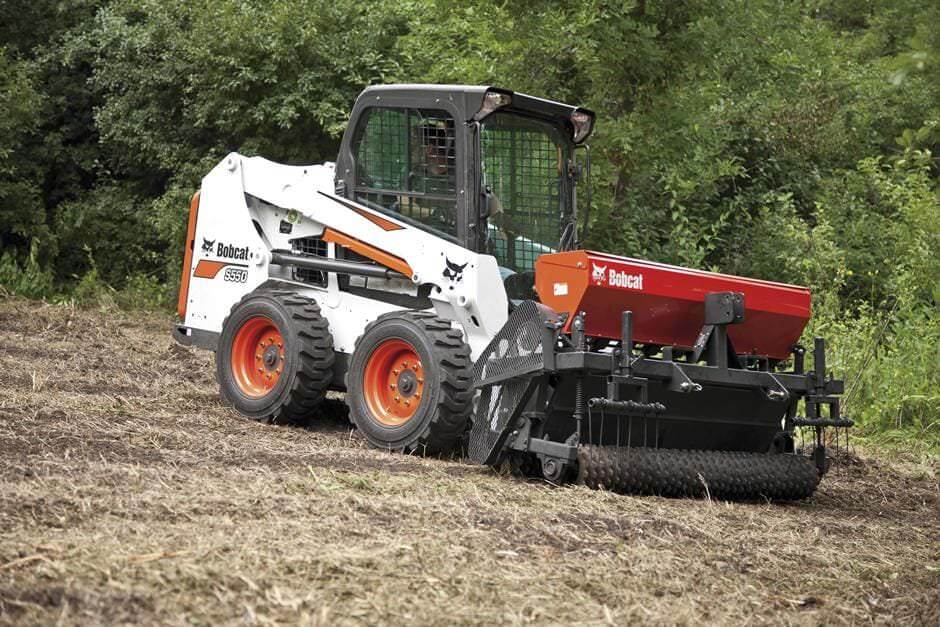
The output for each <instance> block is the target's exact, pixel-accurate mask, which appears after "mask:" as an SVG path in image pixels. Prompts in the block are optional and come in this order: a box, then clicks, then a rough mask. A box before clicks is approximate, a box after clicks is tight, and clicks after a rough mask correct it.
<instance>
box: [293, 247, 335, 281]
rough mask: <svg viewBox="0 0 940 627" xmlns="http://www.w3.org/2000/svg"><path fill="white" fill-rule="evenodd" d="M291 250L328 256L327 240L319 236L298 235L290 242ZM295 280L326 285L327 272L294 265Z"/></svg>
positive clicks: (298, 252) (303, 253)
mask: <svg viewBox="0 0 940 627" xmlns="http://www.w3.org/2000/svg"><path fill="white" fill-rule="evenodd" d="M290 246H291V251H292V252H294V253H297V254H300V255H315V256H317V257H326V256H327V252H326V242H325V241H323V240H322V239H321V238H319V237H298V238H297V239H292V240H291V242H290ZM293 272H294V280H295V281H303V282H304V283H313V284H314V285H321V286H326V273H325V272H322V271H320V270H311V269H309V268H297V267H294V270H293Z"/></svg>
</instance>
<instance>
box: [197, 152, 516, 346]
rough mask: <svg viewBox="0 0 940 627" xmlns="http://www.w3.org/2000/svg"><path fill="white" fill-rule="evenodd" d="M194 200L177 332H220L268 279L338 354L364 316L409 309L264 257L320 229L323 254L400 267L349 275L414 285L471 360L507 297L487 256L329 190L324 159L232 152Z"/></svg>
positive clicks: (378, 283)
mask: <svg viewBox="0 0 940 627" xmlns="http://www.w3.org/2000/svg"><path fill="white" fill-rule="evenodd" d="M198 203H199V204H198V218H197V220H196V225H195V233H194V239H193V242H194V243H193V248H192V261H191V263H190V267H189V268H184V270H183V271H184V273H186V272H188V273H189V286H188V292H187V293H186V296H185V316H184V320H183V327H182V328H181V329H180V332H181V333H183V334H184V335H185V334H189V335H192V334H194V333H203V334H208V335H209V336H210V337H211V336H214V335H215V334H219V333H221V331H222V325H223V321H224V320H225V318H226V316H228V314H229V312H230V311H231V309H232V307H233V306H234V305H235V304H236V303H238V302H239V300H240V299H241V298H242V297H243V296H245V295H246V294H248V293H249V292H251V291H252V290H255V289H256V288H258V287H259V286H261V285H262V284H265V283H267V282H270V281H274V282H277V283H279V284H281V285H288V284H289V285H290V289H291V290H292V291H295V292H296V293H298V294H301V295H304V296H308V297H310V298H313V299H314V300H316V302H317V303H318V304H319V305H320V307H321V309H322V313H323V316H324V317H325V318H326V319H327V320H328V321H329V326H330V333H331V334H332V336H333V344H334V349H335V351H336V352H337V353H345V354H347V355H348V354H351V353H352V352H353V349H354V347H355V342H356V339H357V338H358V337H359V336H360V335H361V334H362V332H363V330H364V328H365V326H366V325H367V324H368V323H369V322H371V321H372V320H374V319H375V318H377V317H378V316H380V315H382V314H384V313H387V312H390V311H395V310H399V309H408V308H413V307H407V306H403V305H399V304H396V303H394V302H390V301H394V298H387V297H386V298H383V299H378V298H371V297H368V296H363V295H361V293H362V292H363V291H364V290H359V291H358V292H357V293H352V291H348V290H344V289H342V286H341V284H340V281H339V279H338V276H337V274H336V273H333V272H323V273H322V277H323V281H322V284H311V283H310V282H305V281H299V280H297V277H296V274H295V270H294V269H293V268H292V267H290V266H281V265H276V264H274V263H272V260H273V259H272V251H278V250H280V251H287V252H290V251H292V250H295V251H296V247H294V243H295V242H296V240H299V239H303V238H321V240H320V241H322V242H323V244H324V245H323V249H322V253H321V254H322V255H323V256H324V257H325V258H327V259H335V258H336V252H337V247H338V246H341V245H342V246H346V247H347V248H348V249H349V250H352V251H353V252H355V253H356V254H357V255H359V256H361V257H365V258H367V259H371V261H374V262H376V263H377V264H379V265H384V266H386V267H390V268H391V269H392V270H395V271H397V272H400V273H401V274H404V275H406V277H407V278H406V277H398V275H396V277H393V278H388V279H386V278H375V277H368V278H366V277H350V279H349V280H350V282H351V283H353V284H355V285H356V286H358V287H363V288H366V290H371V291H374V292H370V293H376V294H378V293H379V292H382V293H385V294H388V295H390V296H392V297H394V295H396V294H398V295H402V296H403V297H407V296H413V297H415V298H418V297H419V288H421V290H422V291H423V293H426V295H427V299H429V301H430V304H431V308H429V309H433V311H435V312H436V313H437V314H438V315H439V316H440V317H441V318H443V319H445V320H452V321H454V324H455V327H456V328H459V329H460V330H461V331H462V332H463V333H464V337H465V340H466V342H467V344H468V345H469V346H470V348H471V352H472V357H473V358H474V359H475V358H476V357H477V356H478V355H479V354H480V352H481V351H482V350H483V348H484V347H485V346H486V344H487V343H488V342H489V341H490V340H491V339H492V337H493V336H494V335H495V334H496V332H497V331H498V330H499V329H501V328H502V327H503V325H504V324H505V322H506V319H507V311H508V303H507V297H506V292H505V289H504V287H503V283H502V280H501V278H500V272H499V268H498V266H497V263H496V259H495V258H494V257H493V256H491V255H481V254H477V253H474V252H472V251H470V250H468V249H466V248H464V247H462V246H459V245H457V244H455V243H451V242H450V241H448V240H447V239H445V238H442V237H439V236H437V235H434V234H432V233H429V232H426V231H423V230H421V229H419V228H416V227H414V226H411V225H409V224H407V223H406V222H405V221H403V220H398V219H396V218H395V217H394V216H393V215H390V214H389V213H388V212H379V211H377V210H375V209H373V208H370V207H369V206H366V205H363V204H360V203H356V202H354V201H351V200H348V199H345V198H341V197H339V196H336V195H335V194H334V165H333V164H332V163H326V164H323V165H311V166H288V165H281V164H277V163H273V162H271V161H268V160H266V159H263V158H261V157H244V156H242V155H239V154H237V153H232V154H230V155H228V156H227V157H225V159H223V160H222V161H221V162H220V163H219V164H218V165H217V166H216V167H215V168H213V169H212V171H211V172H209V174H208V175H206V177H205V178H204V179H203V181H202V187H201V190H200V196H199V201H198ZM455 268H459V270H458V271H455V270H454V269H455ZM184 282H185V279H184ZM403 302H404V301H403Z"/></svg>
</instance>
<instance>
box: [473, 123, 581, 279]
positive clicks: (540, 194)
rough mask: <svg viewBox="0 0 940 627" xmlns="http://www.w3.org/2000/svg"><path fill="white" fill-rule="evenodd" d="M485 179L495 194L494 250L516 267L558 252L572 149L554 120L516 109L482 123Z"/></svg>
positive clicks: (526, 267) (490, 229) (491, 224)
mask: <svg viewBox="0 0 940 627" xmlns="http://www.w3.org/2000/svg"><path fill="white" fill-rule="evenodd" d="M481 144H482V149H483V184H484V186H486V187H487V188H488V189H489V191H490V192H491V193H492V194H493V195H494V196H495V197H496V200H497V204H496V206H495V207H494V208H492V209H491V216H490V219H489V226H488V233H489V238H488V240H489V252H490V253H491V254H493V255H494V256H495V257H496V259H497V260H498V261H499V264H500V265H501V266H504V267H507V268H511V269H512V270H515V271H517V272H525V271H529V270H532V269H533V268H534V267H535V260H536V259H537V258H538V257H539V255H542V254H544V253H550V252H555V251H556V249H557V247H558V242H559V240H560V239H561V234H562V227H563V225H564V224H565V222H566V221H567V219H568V215H569V213H570V204H571V199H570V191H569V190H568V186H567V176H566V173H567V163H568V159H569V149H568V147H567V144H566V143H565V142H564V141H562V140H561V139H560V137H559V135H558V131H557V129H555V127H553V126H552V125H550V124H548V123H546V122H542V121H539V120H535V119H532V118H526V117H522V116H518V115H513V114H511V113H495V114H493V115H491V116H490V117H488V118H487V119H486V121H485V122H484V124H483V130H482V134H481Z"/></svg>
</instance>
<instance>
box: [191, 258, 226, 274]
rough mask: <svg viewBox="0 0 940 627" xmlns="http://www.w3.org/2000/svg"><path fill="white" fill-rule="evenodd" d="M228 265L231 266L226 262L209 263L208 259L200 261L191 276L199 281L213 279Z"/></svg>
mask: <svg viewBox="0 0 940 627" xmlns="http://www.w3.org/2000/svg"><path fill="white" fill-rule="evenodd" d="M228 265H231V264H229V263H228V262H226V261H209V260H208V259H200V260H199V263H197V264H196V270H195V272H193V276H194V277H198V278H200V279H214V278H215V275H217V274H218V273H219V270H221V269H222V268H224V267H225V266H228Z"/></svg>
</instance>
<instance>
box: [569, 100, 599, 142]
mask: <svg viewBox="0 0 940 627" xmlns="http://www.w3.org/2000/svg"><path fill="white" fill-rule="evenodd" d="M571 125H572V126H573V127H574V133H572V139H573V140H574V143H576V144H580V143H581V142H583V141H584V140H585V139H587V137H588V135H590V134H591V131H592V130H593V129H594V114H593V113H591V112H590V111H585V110H584V109H575V111H574V113H572V114H571Z"/></svg>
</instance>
